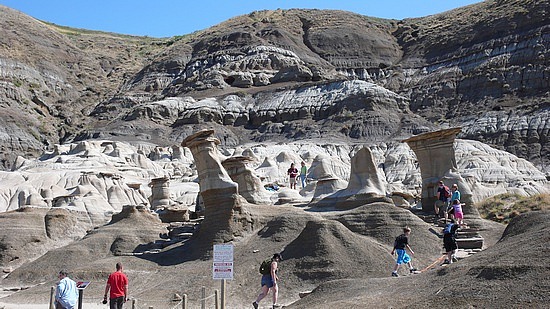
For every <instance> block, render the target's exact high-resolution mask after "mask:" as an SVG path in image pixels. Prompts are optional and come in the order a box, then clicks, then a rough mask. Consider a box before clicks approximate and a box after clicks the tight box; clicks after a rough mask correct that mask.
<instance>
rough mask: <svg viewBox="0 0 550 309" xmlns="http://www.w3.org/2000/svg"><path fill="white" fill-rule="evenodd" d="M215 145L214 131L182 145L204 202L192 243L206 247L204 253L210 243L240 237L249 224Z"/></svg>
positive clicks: (200, 133)
mask: <svg viewBox="0 0 550 309" xmlns="http://www.w3.org/2000/svg"><path fill="white" fill-rule="evenodd" d="M219 144H220V141H219V140H218V139H217V138H215V137H214V130H203V131H199V132H197V133H195V134H193V135H191V136H188V137H187V138H186V139H185V140H184V141H183V142H182V146H184V147H188V148H189V149H190V150H191V153H192V154H193V157H194V159H195V164H196V167H197V172H198V174H199V185H200V190H201V191H200V194H201V196H202V199H203V202H204V221H203V222H202V224H201V228H200V230H199V231H198V233H197V234H195V235H196V237H195V239H196V240H198V242H199V243H201V244H204V245H205V246H206V245H208V246H209V247H208V250H211V249H212V248H211V244H213V243H225V242H229V241H231V240H233V239H234V238H235V236H239V235H242V234H243V232H244V231H245V230H247V229H249V228H250V226H251V223H252V219H251V218H250V215H249V214H248V212H247V211H246V209H244V208H243V206H244V205H245V204H246V200H245V199H244V198H243V197H242V196H240V195H239V194H238V184H237V183H236V182H234V181H233V180H231V178H230V177H229V175H228V174H227V171H226V170H225V169H224V168H223V166H222V164H221V161H222V156H221V154H220V152H219V150H218V148H217V145H219Z"/></svg>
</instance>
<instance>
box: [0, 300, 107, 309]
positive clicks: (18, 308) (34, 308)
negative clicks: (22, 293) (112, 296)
mask: <svg viewBox="0 0 550 309" xmlns="http://www.w3.org/2000/svg"><path fill="white" fill-rule="evenodd" d="M47 308H49V307H48V304H26V305H20V304H6V303H3V302H1V301H0V309H47ZM82 308H86V309H99V308H101V309H105V308H108V307H107V306H106V305H103V304H98V303H82Z"/></svg>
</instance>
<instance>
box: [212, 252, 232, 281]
mask: <svg viewBox="0 0 550 309" xmlns="http://www.w3.org/2000/svg"><path fill="white" fill-rule="evenodd" d="M212 278H214V279H231V280H233V245H214V261H213V262H212Z"/></svg>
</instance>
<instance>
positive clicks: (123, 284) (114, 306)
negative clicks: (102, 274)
mask: <svg viewBox="0 0 550 309" xmlns="http://www.w3.org/2000/svg"><path fill="white" fill-rule="evenodd" d="M109 290H110V291H111V293H110V294H109V308H110V309H122V305H123V304H124V303H125V302H126V300H127V299H128V277H126V275H125V274H124V273H123V272H122V264H120V263H116V271H115V272H114V273H112V274H110V275H109V279H107V285H106V286H105V295H104V296H103V303H104V304H105V303H107V293H108V292H109Z"/></svg>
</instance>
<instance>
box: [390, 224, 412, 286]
mask: <svg viewBox="0 0 550 309" xmlns="http://www.w3.org/2000/svg"><path fill="white" fill-rule="evenodd" d="M409 235H411V228H409V227H408V226H406V227H404V228H403V234H401V235H399V236H397V238H395V241H394V243H393V250H392V251H391V255H394V254H395V253H396V252H397V260H396V262H395V267H394V268H393V271H392V273H391V275H392V277H399V275H398V274H397V270H399V266H400V265H401V264H407V265H408V266H409V271H410V272H411V274H412V273H415V272H416V268H414V267H413V266H412V263H411V257H410V256H409V255H408V254H407V251H406V250H405V248H406V249H409V251H410V252H411V254H412V255H414V251H413V250H412V249H411V247H410V246H409Z"/></svg>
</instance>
